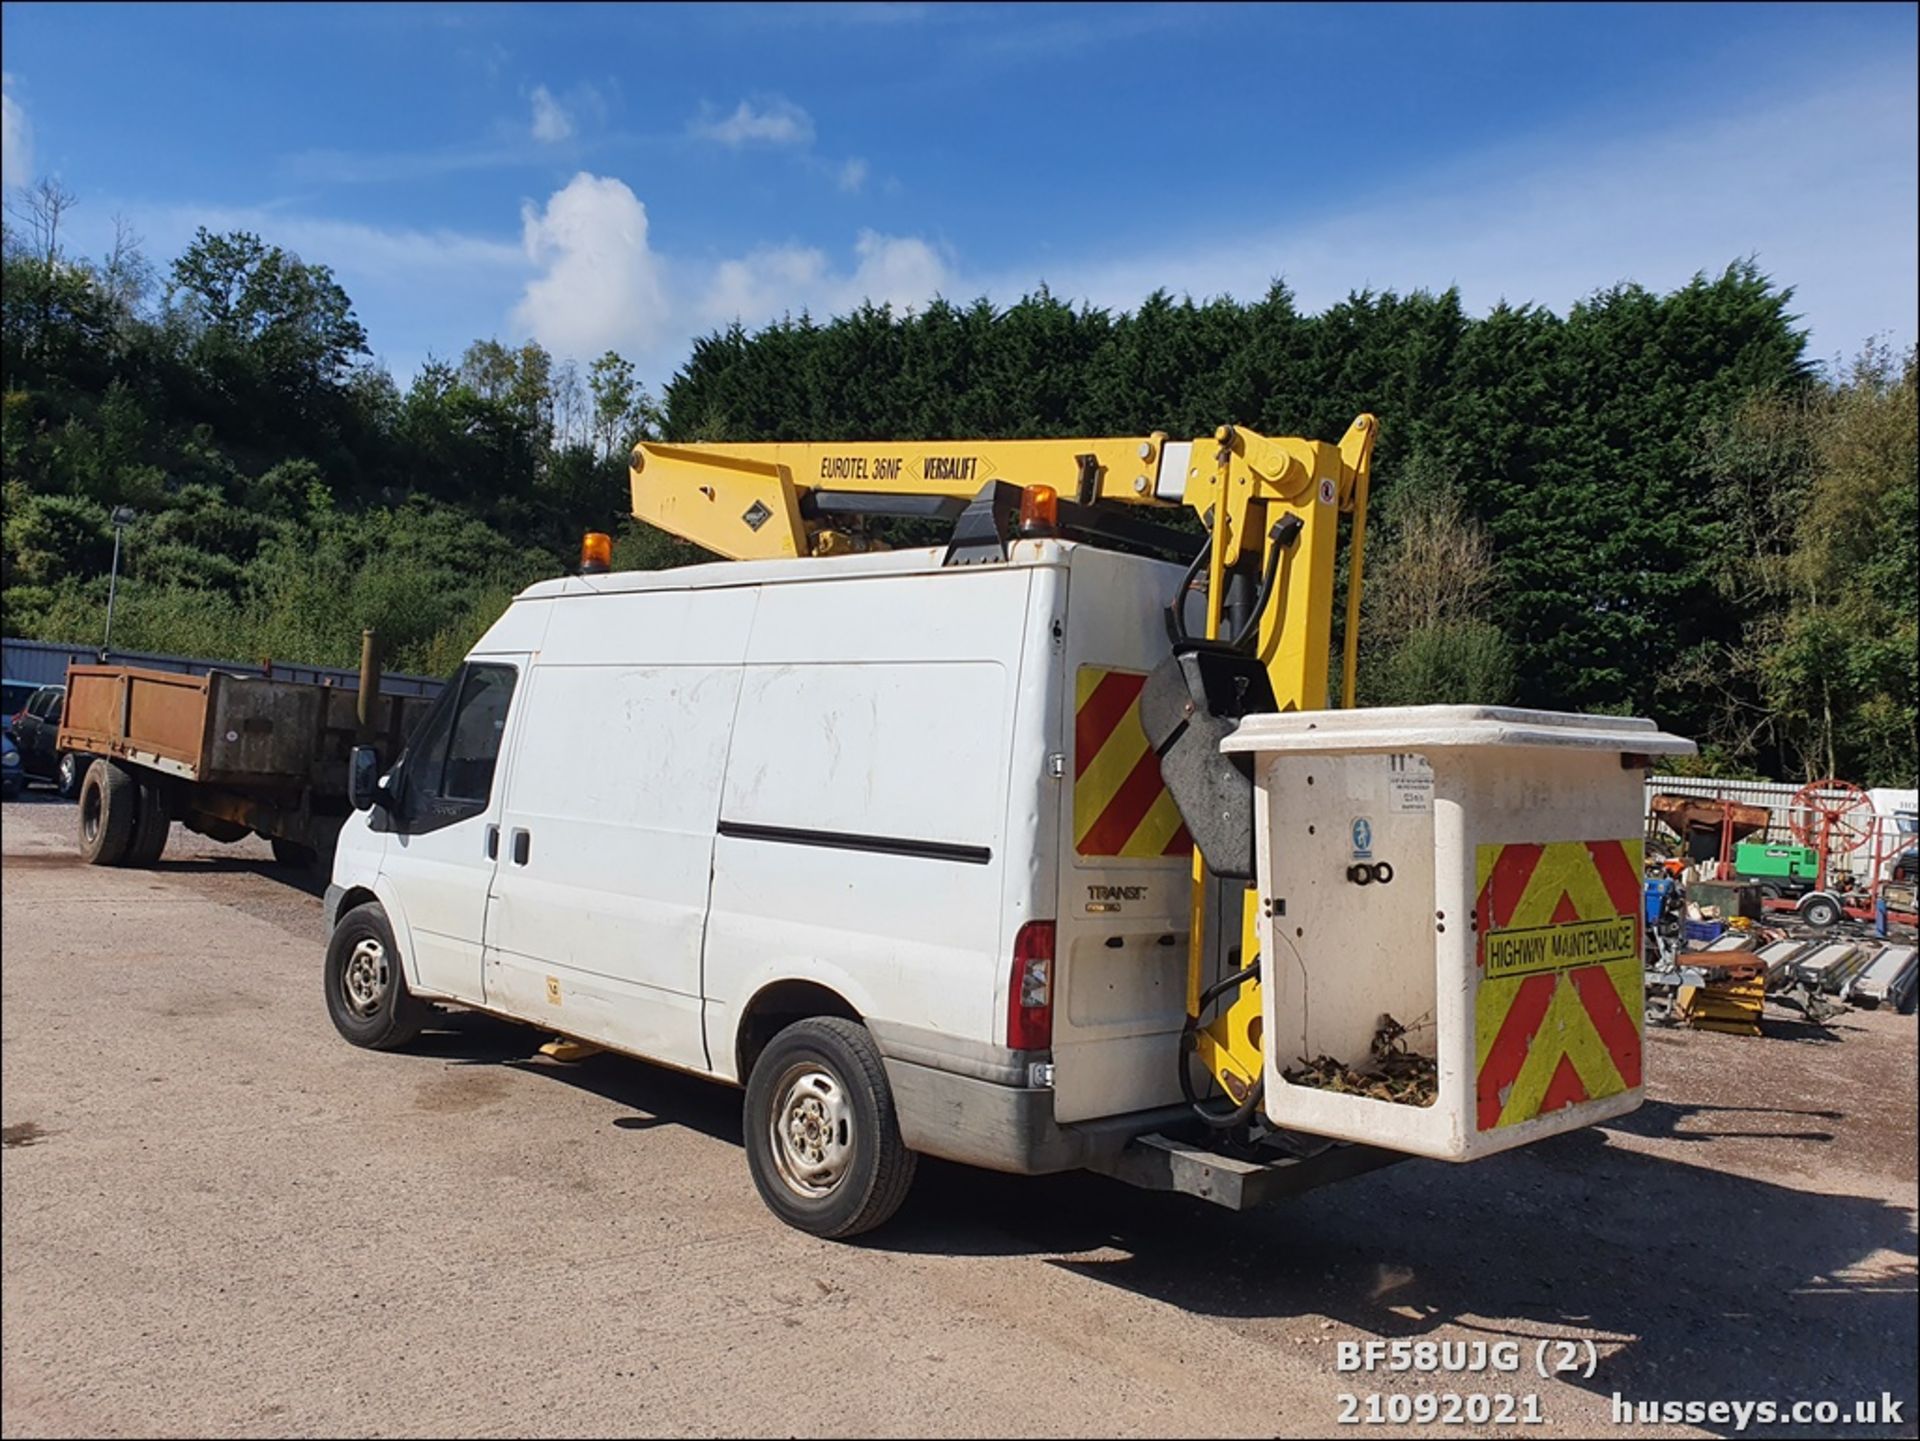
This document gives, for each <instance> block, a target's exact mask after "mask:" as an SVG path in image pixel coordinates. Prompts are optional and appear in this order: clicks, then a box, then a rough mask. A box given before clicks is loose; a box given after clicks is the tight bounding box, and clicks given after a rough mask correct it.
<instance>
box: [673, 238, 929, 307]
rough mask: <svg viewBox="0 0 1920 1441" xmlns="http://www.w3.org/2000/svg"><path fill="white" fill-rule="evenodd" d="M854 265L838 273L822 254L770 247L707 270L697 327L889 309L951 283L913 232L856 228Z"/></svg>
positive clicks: (926, 296)
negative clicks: (865, 305)
mask: <svg viewBox="0 0 1920 1441" xmlns="http://www.w3.org/2000/svg"><path fill="white" fill-rule="evenodd" d="M853 255H854V261H855V264H854V266H853V268H852V269H851V270H838V269H836V268H835V267H834V265H833V262H832V261H830V260H829V259H828V258H827V255H826V252H825V251H822V250H818V249H815V248H813V247H810V246H807V247H803V246H772V247H763V248H761V249H758V250H755V251H753V252H751V253H750V254H748V255H745V256H742V257H741V258H740V259H738V260H725V261H722V262H721V263H720V264H719V265H718V266H716V267H715V268H714V273H713V278H712V280H711V282H710V283H709V284H708V286H707V290H706V293H705V295H704V296H703V298H702V299H701V302H700V306H699V315H698V319H699V321H700V323H701V325H702V326H705V325H725V324H730V323H731V322H733V321H735V320H738V321H740V322H741V323H742V324H745V325H761V324H764V323H765V322H767V321H770V320H776V319H778V318H779V317H780V316H782V315H788V314H794V315H797V314H799V313H800V312H801V311H803V310H804V311H807V312H809V313H811V314H813V315H816V316H823V317H824V316H828V315H835V314H839V313H842V312H844V311H847V310H851V309H852V308H853V307H855V306H857V305H859V304H860V303H861V302H862V301H863V300H870V301H872V302H873V303H874V304H875V305H891V306H893V307H894V308H895V309H905V308H907V307H908V306H915V307H917V306H921V305H924V304H925V303H926V302H927V301H928V300H931V299H932V298H933V297H934V296H935V295H938V294H940V293H942V292H943V291H945V290H946V289H947V288H948V287H949V285H950V284H951V282H952V280H953V275H952V272H951V271H950V270H949V268H948V266H947V263H946V261H945V260H944V259H942V257H941V256H940V254H939V252H938V251H936V250H935V249H934V248H933V247H932V246H931V245H929V244H928V243H927V242H926V241H924V240H922V239H920V238H919V237H917V236H899V235H881V234H878V233H877V232H875V231H872V230H863V231H861V232H860V235H859V238H858V239H857V240H856V241H855V242H854V247H853Z"/></svg>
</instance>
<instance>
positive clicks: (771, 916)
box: [326, 540, 1192, 1236]
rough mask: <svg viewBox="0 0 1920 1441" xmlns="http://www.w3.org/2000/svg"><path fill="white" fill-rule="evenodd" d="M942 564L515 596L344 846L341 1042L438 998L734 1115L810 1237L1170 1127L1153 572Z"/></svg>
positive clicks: (334, 969) (776, 1201) (1168, 870)
mask: <svg viewBox="0 0 1920 1441" xmlns="http://www.w3.org/2000/svg"><path fill="white" fill-rule="evenodd" d="M941 558H942V552H941V551H939V550H928V551H902V552H894V553H890V554H876V555H859V556H848V557H843V558H837V559H807V560H799V561H767V562H750V563H739V562H726V563H720V564H713V565H704V566H696V567H693V568H690V569H685V570H675V571H666V572H660V573H633V574H610V575H609V574H603V575H593V576H577V577H570V578H567V579H563V580H554V581H547V582H543V583H541V584H538V585H534V586H532V587H530V588H529V589H528V590H526V591H525V592H524V593H522V594H521V595H520V596H519V597H518V598H516V599H515V600H514V602H513V603H512V605H511V606H510V607H509V608H508V609H507V612H506V613H505V614H504V615H503V616H501V618H500V619H499V621H498V622H496V623H495V624H494V626H493V627H492V629H491V630H489V631H488V632H487V634H486V635H485V636H484V637H483V638H482V639H481V641H480V643H479V644H478V645H477V646H476V647H475V648H474V650H473V653H472V654H471V655H470V656H469V657H468V659H467V661H466V663H465V664H464V665H463V666H462V667H461V669H460V671H459V672H458V673H457V675H456V676H455V677H454V679H453V681H452V682H451V683H450V684H449V685H448V686H447V688H446V690H445V692H444V693H443V694H442V695H441V697H440V699H439V702H438V704H437V705H436V707H435V709H434V710H433V711H432V712H431V714H430V715H429V716H428V717H427V718H426V720H425V721H424V722H423V723H422V724H421V726H420V728H419V729H418V731H417V732H416V733H415V735H414V736H413V737H412V740H411V742H410V744H409V745H408V747H407V750H406V752H405V754H404V755H402V756H401V757H400V758H399V759H398V761H397V763H395V764H393V765H392V766H391V768H390V769H389V770H388V772H387V774H386V775H385V776H383V777H381V778H380V780H379V782H378V785H377V787H374V788H373V789H374V790H375V794H374V795H373V797H372V802H373V803H372V804H371V806H370V807H369V808H368V809H365V810H363V811H361V812H359V813H357V814H356V815H355V816H354V817H353V818H351V819H350V820H349V822H348V824H347V826H346V828H345V830H344V831H343V832H342V834H341V838H340V846H339V851H338V855H337V859H336V863H335V867H334V875H333V884H332V886H331V887H330V888H329V890H328V893H327V903H326V914H327V920H328V924H329V927H330V929H331V934H332V939H331V943H330V945H329V947H328V951H327V958H326V998H327V1005H328V1008H329V1011H330V1012H331V1014H332V1017H333V1020H334V1023H335V1025H336V1026H337V1027H338V1028H339V1030H340V1032H341V1034H342V1035H344V1036H345V1037H346V1038H347V1039H348V1040H349V1041H352V1042H353V1043H354V1044H356V1045H361V1046H370V1047H375V1048H391V1047H397V1046H400V1045H403V1044H405V1043H406V1042H407V1041H408V1040H409V1039H411V1038H412V1037H413V1036H414V1035H415V1034H416V1033H417V1032H418V1030H419V1029H420V1027H421V1025H422V1024H423V1022H424V1021H425V1020H426V1019H427V1017H428V1016H429V1015H430V1014H431V1010H430V1007H429V1005H428V1004H427V1003H430V1002H448V1003H453V1004H456V1005H459V1006H464V1007H471V1008H475V1009H478V1010H483V1011H487V1012H491V1013H493V1014H495V1015H499V1016H504V1017H510V1018H512V1019H515V1020H519V1021H524V1022H527V1023H529V1024H532V1025H536V1026H539V1027H541V1028H542V1029H544V1030H547V1031H550V1032H552V1033H555V1034H558V1035H562V1036H566V1037H570V1038H575V1039H578V1040H582V1041H586V1042H591V1043H594V1044H597V1045H599V1046H602V1047H606V1048H609V1049H612V1050H616V1051H621V1052H625V1053H627V1054H629V1055H632V1056H637V1057H641V1058H644V1059H646V1060H648V1061H654V1062H659V1063H662V1064H665V1065H668V1066H674V1067H678V1068H681V1069H684V1070H689V1071H695V1072H699V1073H702V1074H704V1075H708V1076H711V1077H713V1078H715V1079H716V1080H718V1081H723V1082H731V1083H734V1084H737V1085H741V1086H744V1087H745V1089H746V1101H745V1105H746V1121H745V1134H746V1150H747V1160H748V1165H749V1168H750V1170H751V1173H752V1176H753V1179H754V1183H755V1184H756V1185H757V1186H758V1188H759V1190H760V1193H761V1195H762V1196H763V1197H764V1198H765V1199H766V1201H767V1204H768V1205H769V1206H770V1207H771V1208H772V1209H773V1210H774V1211H775V1212H776V1213H777V1214H778V1215H779V1216H780V1217H781V1218H783V1219H784V1220H786V1221H788V1222H790V1223H791V1224H793V1225H795V1226H798V1227H800V1228H802V1229H804V1230H808V1231H811V1232H814V1233H816V1234H820V1235H827V1236H846V1235H852V1234H854V1233H856V1232H859V1231H863V1230H866V1229H868V1228H870V1227H873V1226H876V1225H878V1224H880V1223H881V1222H882V1221H884V1220H885V1219H886V1218H887V1217H888V1216H889V1215H891V1214H892V1213H893V1211H894V1210H895V1208H896V1207H897V1206H898V1205H899V1204H900V1202H901V1200H902V1199H903V1197H904V1195H905V1193H906V1190H907V1187H908V1184H909V1182H910V1180H911V1178H912V1174H913V1168H914V1161H915V1156H916V1154H920V1153H924V1154H927V1155H932V1156H940V1157H946V1158H949V1159H952V1160H956V1161H962V1162H968V1163H972V1164H975V1165H980V1166H986V1167H992V1168H995V1169H999V1170H1005V1171H1015V1172H1043V1171H1055V1170H1064V1169H1069V1168H1073V1167H1078V1166H1085V1165H1096V1164H1099V1165H1105V1166H1107V1167H1108V1168H1110V1167H1111V1161H1112V1158H1113V1156H1114V1155H1115V1153H1116V1152H1117V1151H1118V1150H1119V1149H1120V1147H1121V1146H1122V1145H1123V1144H1124V1143H1125V1142H1126V1141H1127V1140H1128V1139H1129V1138H1131V1137H1134V1136H1137V1135H1140V1134H1142V1133H1144V1132H1147V1131H1150V1130H1152V1129H1153V1128H1154V1127H1155V1126H1156V1124H1158V1123H1160V1122H1162V1121H1164V1120H1165V1119H1166V1117H1167V1116H1168V1115H1169V1114H1170V1113H1171V1111H1172V1110H1173V1108H1176V1107H1177V1106H1178V1105H1179V1103H1180V1100H1181V1092H1180V1082H1179V1075H1178V1070H1177V1067H1178V1066H1179V1065H1181V1064H1183V1062H1182V1060H1181V1045H1180V1040H1181V1029H1182V1023H1183V1020H1184V1016H1185V1003H1186V968H1187V952H1186V935H1187V925H1188V922H1187V916H1188V908H1189V893H1190V878H1189V877H1190V866H1191V860H1190V858H1191V854H1192V842H1191V840H1190V839H1189V837H1188V836H1187V833H1186V830H1185V828H1184V827H1183V826H1182V824H1181V821H1180V816H1179V813H1178V811H1177V809H1176V808H1175V806H1174V804H1173V801H1172V798H1171V797H1170V796H1169V795H1168V794H1167V792H1166V790H1165V788H1164V786H1163V785H1162V783H1161V779H1160V771H1159V765H1158V762H1157V759H1156V757H1155V756H1154V754H1153V752H1152V751H1151V750H1150V749H1149V747H1148V745H1147V741H1146V737H1145V734H1144V733H1143V732H1142V730H1141V728H1140V722H1139V717H1138V698H1139V694H1140V688H1141V684H1142V682H1143V681H1144V679H1145V676H1146V674H1147V672H1148V671H1149V670H1151V669H1152V667H1153V665H1154V663H1155V662H1156V661H1158V660H1159V659H1160V658H1161V657H1163V656H1164V655H1165V653H1166V651H1167V644H1168V642H1167V637H1166V631H1165V624H1164V610H1165V607H1166V604H1167V602H1168V600H1169V598H1170V597H1171V596H1172V595H1173V594H1174V592H1175V589H1176V588H1177V587H1178V585H1179V582H1180V578H1181V567H1179V566H1177V565H1173V564H1169V563H1166V562H1162V561H1156V560H1150V559H1143V558H1138V557H1133V556H1128V555H1122V554H1117V553H1115V552H1113V551H1110V550H1104V549H1095V548H1092V547H1089V546H1085V545H1075V544H1071V543H1067V542H1063V541H1057V540H1026V541H1019V542H1017V543H1015V544H1014V545H1013V546H1012V547H1011V551H1010V557H1009V560H1008V562H1007V563H1004V564H995V565H989V566H955V567H947V568H943V567H942V564H941ZM383 763H384V762H383ZM368 780H369V785H371V776H369V777H368Z"/></svg>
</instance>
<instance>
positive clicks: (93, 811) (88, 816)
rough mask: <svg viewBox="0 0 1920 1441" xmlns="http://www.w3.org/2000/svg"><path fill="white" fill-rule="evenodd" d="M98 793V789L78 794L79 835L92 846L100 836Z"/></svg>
mask: <svg viewBox="0 0 1920 1441" xmlns="http://www.w3.org/2000/svg"><path fill="white" fill-rule="evenodd" d="M100 811H101V805H100V791H99V788H98V787H95V788H94V789H93V790H89V791H83V792H81V794H80V834H81V835H83V836H85V837H86V838H87V844H88V845H92V844H93V842H94V839H95V838H96V837H97V836H98V835H99V834H100Z"/></svg>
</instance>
